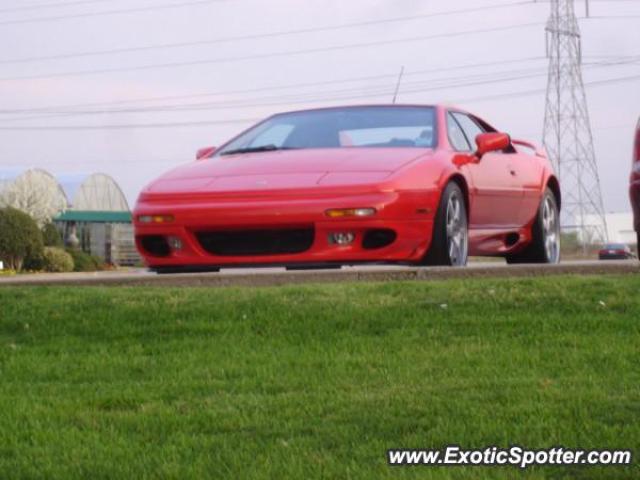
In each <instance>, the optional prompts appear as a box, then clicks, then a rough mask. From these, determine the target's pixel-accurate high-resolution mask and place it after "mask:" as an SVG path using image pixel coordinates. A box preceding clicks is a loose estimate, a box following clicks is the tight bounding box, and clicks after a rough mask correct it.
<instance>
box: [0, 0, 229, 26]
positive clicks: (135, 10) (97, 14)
mask: <svg viewBox="0 0 640 480" xmlns="http://www.w3.org/2000/svg"><path fill="white" fill-rule="evenodd" d="M221 1H224V0H195V1H190V2H181V3H170V4H165V5H154V6H151V7H137V8H123V9H120V10H107V11H103V12H90V13H77V14H74V15H57V16H51V17H38V18H28V19H22V20H5V21H2V22H0V26H3V25H24V24H26V23H40V22H53V21H58V20H70V19H76V18H88V17H102V16H105V15H122V14H128V13H140V12H150V11H155V10H168V9H172V8H180V7H195V6H197V5H206V4H211V3H219V2H221Z"/></svg>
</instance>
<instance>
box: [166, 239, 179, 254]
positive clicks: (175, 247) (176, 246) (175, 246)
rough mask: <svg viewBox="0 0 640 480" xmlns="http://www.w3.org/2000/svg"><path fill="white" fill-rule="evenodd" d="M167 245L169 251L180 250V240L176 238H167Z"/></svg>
mask: <svg viewBox="0 0 640 480" xmlns="http://www.w3.org/2000/svg"><path fill="white" fill-rule="evenodd" d="M167 243H168V244H169V246H170V247H171V250H174V251H175V250H182V240H180V239H179V238H178V237H169V238H167Z"/></svg>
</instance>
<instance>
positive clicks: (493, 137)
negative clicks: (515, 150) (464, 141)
mask: <svg viewBox="0 0 640 480" xmlns="http://www.w3.org/2000/svg"><path fill="white" fill-rule="evenodd" d="M476 145H477V146H478V149H477V150H476V156H477V157H478V158H482V156H483V155H484V154H485V153H489V152H499V151H501V150H504V149H505V148H508V147H509V145H511V137H509V135H508V134H506V133H499V132H488V133H481V134H479V135H478V136H477V137H476Z"/></svg>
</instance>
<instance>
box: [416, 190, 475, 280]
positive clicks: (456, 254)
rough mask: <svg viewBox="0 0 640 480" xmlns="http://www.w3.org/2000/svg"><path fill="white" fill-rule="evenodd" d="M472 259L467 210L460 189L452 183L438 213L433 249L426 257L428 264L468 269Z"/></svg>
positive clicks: (441, 198)
mask: <svg viewBox="0 0 640 480" xmlns="http://www.w3.org/2000/svg"><path fill="white" fill-rule="evenodd" d="M468 256H469V232H468V220H467V208H466V206H465V202H464V195H463V193H462V190H460V187H459V186H458V185H457V184H456V183H454V182H451V183H449V184H448V185H447V186H446V188H445V189H444V192H442V197H440V204H439V205H438V211H437V212H436V219H435V222H434V225H433V233H432V239H431V247H430V248H429V251H428V252H427V255H426V256H425V258H424V260H423V263H424V264H425V265H448V266H452V267H464V266H465V265H466V264H467V258H468Z"/></svg>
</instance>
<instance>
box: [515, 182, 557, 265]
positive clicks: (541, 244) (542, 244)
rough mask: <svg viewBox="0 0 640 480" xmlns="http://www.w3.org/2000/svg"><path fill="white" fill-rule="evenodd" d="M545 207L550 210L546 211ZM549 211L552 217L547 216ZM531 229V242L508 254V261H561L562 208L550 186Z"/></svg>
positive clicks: (543, 196)
mask: <svg viewBox="0 0 640 480" xmlns="http://www.w3.org/2000/svg"><path fill="white" fill-rule="evenodd" d="M545 207H547V208H549V209H550V211H545ZM549 213H550V214H551V215H552V216H553V217H552V218H551V217H549V216H547V215H548V214H549ZM550 218H551V219H550ZM550 223H553V224H552V225H551V224H550ZM531 230H532V231H531V233H532V236H533V239H532V240H531V243H530V244H529V245H528V246H527V247H526V248H525V249H524V250H521V251H520V252H518V253H515V254H512V255H507V257H506V258H507V263H509V264H515V263H551V264H555V263H560V210H559V209H558V201H557V199H556V196H555V195H554V194H553V192H552V191H551V190H549V189H548V188H547V189H546V190H545V192H544V194H543V195H542V200H541V201H540V206H539V207H538V213H537V215H536V219H535V222H534V223H533V227H532V229H531Z"/></svg>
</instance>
